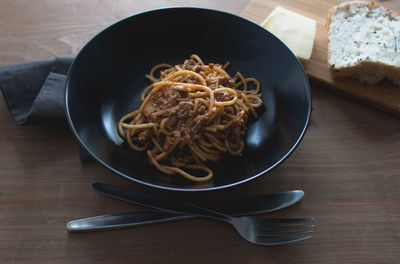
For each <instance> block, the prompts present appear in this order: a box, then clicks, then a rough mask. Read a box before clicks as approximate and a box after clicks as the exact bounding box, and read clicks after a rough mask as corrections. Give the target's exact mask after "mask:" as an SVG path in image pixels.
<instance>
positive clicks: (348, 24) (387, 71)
mask: <svg viewBox="0 0 400 264" xmlns="http://www.w3.org/2000/svg"><path fill="white" fill-rule="evenodd" d="M326 25H327V28H328V31H329V44H328V61H329V65H330V69H331V71H332V72H333V74H334V76H348V77H354V78H357V79H358V80H359V81H360V82H361V83H363V84H366V85H373V84H376V83H378V82H380V81H381V80H383V79H389V80H391V81H392V82H393V83H395V84H396V85H399V86H400V17H399V16H398V15H397V14H396V13H394V12H392V11H391V10H389V9H386V8H384V7H382V6H381V5H379V4H376V3H374V2H366V1H351V2H344V3H342V4H340V5H338V6H336V7H334V8H332V9H331V10H329V14H328V21H327V24H326Z"/></svg>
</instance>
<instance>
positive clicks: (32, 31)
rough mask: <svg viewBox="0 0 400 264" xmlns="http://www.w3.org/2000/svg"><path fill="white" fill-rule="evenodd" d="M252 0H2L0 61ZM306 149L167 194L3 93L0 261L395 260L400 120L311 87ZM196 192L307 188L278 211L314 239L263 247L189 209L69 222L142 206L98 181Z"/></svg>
mask: <svg viewBox="0 0 400 264" xmlns="http://www.w3.org/2000/svg"><path fill="white" fill-rule="evenodd" d="M248 2H249V1H240V0H234V1H229V0H223V1H195V0H191V1H178V0H171V1H167V0H165V1H162V0H157V1H148V2H145V1H136V0H135V1H133V0H132V1H130V0H119V1H112V0H103V1H96V0H84V1H78V0H76V1H62V0H57V1H56V0H41V1H39V0H37V1H24V0H13V1H11V0H0V65H6V64H11V63H18V62H23V61H31V60H42V59H50V58H54V57H55V56H73V55H75V54H76V53H77V51H78V50H79V49H80V48H81V47H82V45H83V44H84V43H85V42H86V41H87V40H88V39H90V38H91V37H92V36H93V35H94V34H95V33H96V32H98V31H99V30H100V29H102V28H103V27H105V26H107V25H109V24H110V23H112V22H115V21H117V20H119V19H121V18H123V17H126V16H129V15H131V14H135V13H137V12H140V11H144V10H150V9H153V8H159V7H166V6H173V5H174V6H176V5H192V6H204V7H210V8H215V9H221V10H225V11H228V12H232V13H236V14H239V13H240V12H241V11H242V10H243V9H244V8H245V7H246V5H247V4H248ZM312 93H313V107H314V110H313V113H312V118H311V123H310V126H309V129H308V131H307V133H306V135H305V137H304V140H303V141H302V143H301V144H300V146H299V148H298V149H297V150H296V151H295V153H294V154H293V155H292V156H290V158H289V159H288V160H287V161H285V162H284V164H282V165H281V166H279V167H278V168H277V169H275V170H273V171H272V172H271V173H269V174H268V175H265V176H264V177H261V178H259V179H257V180H255V181H253V182H250V183H247V184H245V185H243V186H240V187H236V188H232V189H228V190H223V191H215V192H212V193H207V194H205V193H189V194H188V193H185V194H181V193H170V192H165V191H157V190H151V189H149V188H147V187H144V186H140V185H138V184H134V183H130V182H127V181H125V180H123V179H121V178H120V177H117V176H115V175H113V174H112V173H111V172H109V171H108V170H106V169H105V168H103V167H101V166H100V165H99V164H97V163H85V164H81V163H80V161H79V157H78V153H77V144H76V143H75V140H74V138H73V136H72V134H71V133H70V132H69V131H59V130H56V129H48V128H43V127H34V126H19V125H17V124H16V123H15V122H14V120H13V119H12V118H11V116H10V114H9V112H8V110H7V108H6V105H5V102H4V100H3V99H2V98H1V99H0V120H1V122H0V263H92V262H93V263H225V262H229V263H400V120H399V119H398V118H395V117H392V116H389V115H387V114H384V113H381V112H379V111H377V110H374V109H371V108H368V107H366V106H364V105H361V104H359V103H356V102H353V101H351V100H349V99H344V98H341V97H339V96H337V95H334V94H331V93H329V92H326V91H325V90H324V89H321V88H319V87H314V86H313V88H312ZM94 181H99V182H105V183H109V184H114V185H119V186H128V187H130V188H132V189H137V190H142V191H149V192H155V193H163V194H167V195H171V196H174V197H176V198H185V199H187V200H193V201H205V200H206V201H212V200H213V199H218V198H220V197H226V198H229V197H236V196H240V195H251V194H265V193H271V192H278V191H285V190H290V189H302V190H304V191H305V193H306V196H305V198H304V199H303V201H302V202H301V203H299V204H297V205H295V206H292V207H290V208H287V209H284V210H281V211H278V212H274V213H271V214H270V215H271V216H272V217H314V218H315V219H316V228H315V233H314V235H313V238H312V239H310V240H306V241H303V242H300V243H295V244H290V245H284V246H277V247H261V246H254V245H251V244H249V243H246V242H244V241H243V240H242V239H241V238H240V237H239V236H238V235H237V234H236V232H235V231H234V230H233V229H232V228H231V227H230V226H228V225H226V224H224V223H220V222H216V221H212V220H206V219H193V220H187V221H180V222H173V223H164V224H159V225H152V226H146V227H138V228H131V229H124V230H114V231H106V232H92V233H80V234H69V233H68V232H67V230H66V227H65V224H66V223H67V222H68V221H69V220H73V219H77V218H83V217H88V216H94V215H100V214H107V213H117V212H127V211H131V210H142V208H139V207H135V206H133V205H131V204H128V203H124V202H120V201H116V200H112V199H109V198H106V197H104V196H102V195H100V194H98V193H95V192H94V191H92V190H90V188H89V186H90V183H91V182H94Z"/></svg>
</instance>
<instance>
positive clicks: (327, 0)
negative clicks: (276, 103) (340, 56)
mask: <svg viewBox="0 0 400 264" xmlns="http://www.w3.org/2000/svg"><path fill="white" fill-rule="evenodd" d="M340 2H343V1H335V0H253V1H252V2H251V3H250V4H249V5H248V6H247V7H246V9H245V10H244V11H243V13H242V16H243V17H245V18H247V19H249V20H251V21H253V22H255V23H257V24H260V23H262V22H263V21H264V19H265V18H266V17H267V16H268V15H269V13H270V12H271V11H272V10H273V9H274V8H275V7H277V6H282V7H285V8H287V9H290V10H292V11H295V12H298V13H300V14H303V15H305V16H308V17H310V18H313V19H315V20H316V21H317V31H316V36H315V42H314V47H313V52H312V55H311V58H310V61H309V62H307V64H305V65H303V66H304V69H305V70H306V72H307V74H308V77H309V79H310V81H311V82H312V83H316V84H317V85H320V86H322V87H326V88H329V89H330V90H332V91H335V92H338V93H340V94H342V95H345V96H347V97H350V98H353V99H356V100H358V101H360V102H363V103H365V104H368V105H370V106H373V107H375V108H377V109H380V110H383V111H385V112H387V113H390V114H393V115H396V116H398V117H400V87H397V86H395V85H393V84H390V83H389V82H382V83H380V84H377V85H375V86H371V87H368V86H364V85H361V84H359V83H358V82H357V81H356V80H353V79H349V78H335V79H334V78H333V77H332V75H331V73H330V71H329V68H328V61H327V47H328V32H327V30H326V28H325V23H326V19H327V14H328V10H329V9H330V8H331V7H333V6H335V5H337V4H339V3H340ZM379 2H380V3H381V4H382V5H383V6H384V7H387V8H390V9H392V10H393V11H395V12H397V13H400V0H396V1H394V0H390V1H379Z"/></svg>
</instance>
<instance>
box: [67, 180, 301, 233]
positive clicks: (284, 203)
mask: <svg viewBox="0 0 400 264" xmlns="http://www.w3.org/2000/svg"><path fill="white" fill-rule="evenodd" d="M92 188H93V189H94V190H96V191H98V192H101V193H103V194H104V195H107V196H109V197H112V198H115V199H119V200H124V201H127V202H132V203H135V198H134V197H135V196H136V195H137V194H138V192H137V191H133V190H129V189H125V188H121V187H116V186H110V185H107V184H103V183H93V184H92ZM303 196H304V192H303V191H301V190H293V191H287V192H281V193H275V194H267V195H259V196H253V197H247V198H240V199H234V200H229V201H213V203H212V204H210V205H208V206H207V207H208V208H209V209H211V210H214V211H218V212H221V213H224V214H228V215H232V216H240V215H251V214H260V213H266V212H271V211H275V210H279V209H282V208H285V207H288V206H291V205H293V204H295V203H297V202H298V201H300V200H301V199H302V198H303ZM192 217H194V216H191V215H185V214H178V213H173V212H167V211H161V210H152V211H137V212H129V213H120V214H108V215H101V216H95V217H89V218H84V219H78V220H73V221H70V222H68V223H67V229H68V231H70V232H78V231H94V230H108V229H116V228H125V227H132V226H138V225H145V224H152V223H160V222H166V221H171V220H180V219H187V218H192Z"/></svg>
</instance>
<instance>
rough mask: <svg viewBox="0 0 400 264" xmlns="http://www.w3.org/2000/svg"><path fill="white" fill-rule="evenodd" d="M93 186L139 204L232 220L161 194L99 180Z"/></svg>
mask: <svg viewBox="0 0 400 264" xmlns="http://www.w3.org/2000/svg"><path fill="white" fill-rule="evenodd" d="M92 188H93V189H94V190H96V191H99V192H102V193H103V194H105V195H107V196H110V197H113V198H116V199H121V200H125V201H127V202H133V203H135V204H137V205H141V206H147V207H151V208H155V209H159V210H163V211H172V212H175V213H184V214H190V215H196V216H203V217H208V218H215V219H219V220H223V221H230V220H231V219H232V217H231V216H228V215H225V214H222V213H219V212H216V211H212V210H209V209H206V208H203V207H200V206H197V205H193V204H190V203H186V202H182V201H179V200H176V199H172V198H169V197H165V196H161V195H153V194H149V193H142V192H137V191H133V190H130V189H125V188H120V187H113V186H111V185H108V184H104V183H98V182H95V183H93V184H92Z"/></svg>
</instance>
